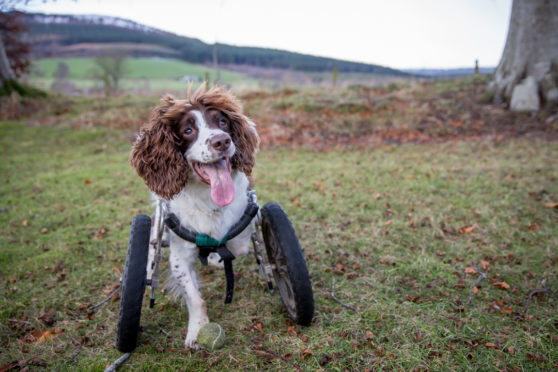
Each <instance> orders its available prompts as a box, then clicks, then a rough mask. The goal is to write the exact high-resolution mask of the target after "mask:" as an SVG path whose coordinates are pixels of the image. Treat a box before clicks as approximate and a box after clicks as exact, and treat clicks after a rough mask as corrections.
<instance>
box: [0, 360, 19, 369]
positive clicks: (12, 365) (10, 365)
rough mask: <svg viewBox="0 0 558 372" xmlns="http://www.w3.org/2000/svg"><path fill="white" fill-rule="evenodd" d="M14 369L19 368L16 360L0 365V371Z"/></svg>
mask: <svg viewBox="0 0 558 372" xmlns="http://www.w3.org/2000/svg"><path fill="white" fill-rule="evenodd" d="M16 369H19V364H18V363H17V361H15V362H10V363H8V364H4V365H3V366H0V372H8V371H13V370H16Z"/></svg>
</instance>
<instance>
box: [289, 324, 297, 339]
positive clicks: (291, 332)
mask: <svg viewBox="0 0 558 372" xmlns="http://www.w3.org/2000/svg"><path fill="white" fill-rule="evenodd" d="M287 333H288V334H289V335H290V336H293V337H294V336H296V335H297V334H298V332H297V330H296V327H295V326H290V327H288V328H287Z"/></svg>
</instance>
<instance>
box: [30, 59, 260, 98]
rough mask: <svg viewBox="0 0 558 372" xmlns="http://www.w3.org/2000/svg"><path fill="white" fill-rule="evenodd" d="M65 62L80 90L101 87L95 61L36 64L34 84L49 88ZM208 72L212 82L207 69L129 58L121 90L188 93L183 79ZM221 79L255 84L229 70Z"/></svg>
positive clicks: (42, 61)
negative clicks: (97, 78) (167, 90)
mask: <svg viewBox="0 0 558 372" xmlns="http://www.w3.org/2000/svg"><path fill="white" fill-rule="evenodd" d="M61 62H63V63H65V64H67V65H68V67H69V75H68V78H69V80H70V82H72V83H73V84H74V85H76V86H77V87H78V88H80V89H83V88H89V87H92V86H95V84H97V85H100V84H101V83H100V81H96V80H95V79H94V78H93V76H94V74H95V70H96V69H97V68H96V66H95V62H94V58H89V57H83V58H46V59H40V60H36V61H34V62H33V68H32V71H33V73H32V74H31V77H30V81H31V82H32V83H34V84H35V85H37V86H39V87H41V88H43V89H49V88H50V85H51V84H52V82H53V81H54V77H55V75H56V69H57V66H58V64H59V63H61ZM206 73H207V74H209V79H210V80H211V81H213V80H214V79H215V78H216V73H215V70H214V69H213V68H211V67H208V66H203V65H198V64H193V63H188V62H184V61H180V60H175V59H164V58H127V59H126V62H125V69H124V74H123V79H122V83H121V88H123V89H141V88H143V87H148V88H149V89H153V90H164V89H171V90H186V88H187V86H188V84H187V83H185V82H179V81H178V79H179V78H180V77H183V76H192V77H197V78H198V79H200V81H203V80H205V78H206ZM219 74H220V80H221V81H222V82H223V83H225V84H235V85H236V84H242V85H243V86H246V85H254V84H255V82H254V81H253V80H252V79H249V78H247V77H246V76H244V75H242V74H240V73H237V72H232V71H228V70H221V71H220V72H219Z"/></svg>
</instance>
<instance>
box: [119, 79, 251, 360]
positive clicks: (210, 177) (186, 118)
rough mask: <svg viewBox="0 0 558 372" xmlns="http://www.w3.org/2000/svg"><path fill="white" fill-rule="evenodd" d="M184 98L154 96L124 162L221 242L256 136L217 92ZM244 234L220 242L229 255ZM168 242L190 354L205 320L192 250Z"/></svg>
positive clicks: (236, 209)
mask: <svg viewBox="0 0 558 372" xmlns="http://www.w3.org/2000/svg"><path fill="white" fill-rule="evenodd" d="M188 96H189V97H188V98H186V99H184V100H177V99H174V98H173V97H171V96H166V97H164V98H163V99H162V103H161V104H160V105H159V106H157V107H156V108H155V109H154V110H153V112H152V117H151V121H150V123H149V124H147V125H146V126H144V127H143V128H142V129H141V131H140V134H139V135H138V138H137V140H136V142H135V143H134V145H133V148H132V153H131V155H130V164H131V165H132V167H134V168H135V169H136V171H137V173H138V175H139V176H140V177H142V178H143V179H144V180H145V182H146V184H147V186H148V187H149V189H150V190H151V191H152V192H153V193H154V194H155V197H157V198H161V199H164V200H165V201H166V205H167V208H168V212H169V213H174V214H175V215H176V216H177V217H178V218H179V219H180V221H181V223H182V225H183V226H184V227H186V228H188V229H190V230H192V231H195V232H197V233H199V234H206V235H209V236H211V237H213V238H214V239H216V240H221V239H222V238H223V237H224V236H225V234H226V233H227V232H228V230H229V229H230V228H231V227H232V225H233V224H235V223H236V222H237V221H238V220H239V218H240V217H241V216H242V214H243V212H244V210H245V208H246V206H247V204H248V196H247V191H248V188H249V187H250V177H251V174H252V169H253V167H254V163H255V154H256V151H257V148H258V145H259V137H258V135H257V133H256V130H255V125H254V123H253V122H252V121H250V119H248V118H247V117H246V116H245V115H244V114H243V111H242V108H241V106H240V104H239V103H238V102H237V100H236V99H235V98H234V97H233V96H232V95H231V94H229V93H228V92H227V91H225V90H224V89H223V88H213V89H211V90H209V91H206V89H205V86H202V87H200V88H199V89H197V90H196V91H195V92H193V93H192V94H190V93H189V94H188ZM252 230H253V225H252V224H251V225H250V226H249V228H247V229H246V230H245V231H244V232H242V233H241V234H240V235H238V236H237V237H236V238H234V239H232V240H231V241H229V242H227V243H226V245H227V248H228V249H229V250H230V251H231V252H232V253H233V254H234V255H235V256H239V255H243V254H246V253H248V251H249V245H250V235H251V233H252ZM169 243H170V257H169V259H170V269H171V276H172V278H171V281H172V282H174V283H175V284H176V285H177V287H178V288H177V289H178V291H179V292H180V294H181V295H182V297H183V298H184V300H185V302H186V305H187V306H188V333H187V335H186V341H185V346H186V347H187V348H191V349H197V348H198V345H197V336H198V332H199V330H200V328H201V327H202V326H203V325H204V324H206V323H208V322H209V319H208V317H207V310H206V305H205V301H204V300H203V299H202V296H201V293H200V290H199V285H198V278H197V270H196V261H197V259H198V248H197V247H196V245H195V244H193V243H189V242H187V241H185V240H182V239H181V238H180V237H178V236H176V235H175V234H174V233H172V232H170V236H169ZM212 255H216V254H212ZM216 258H217V259H218V257H213V260H211V257H210V261H213V262H214V263H215V262H216Z"/></svg>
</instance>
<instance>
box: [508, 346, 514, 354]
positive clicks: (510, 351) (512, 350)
mask: <svg viewBox="0 0 558 372" xmlns="http://www.w3.org/2000/svg"><path fill="white" fill-rule="evenodd" d="M507 350H508V353H510V354H514V353H515V348H514V347H513V346H508V348H507Z"/></svg>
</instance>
